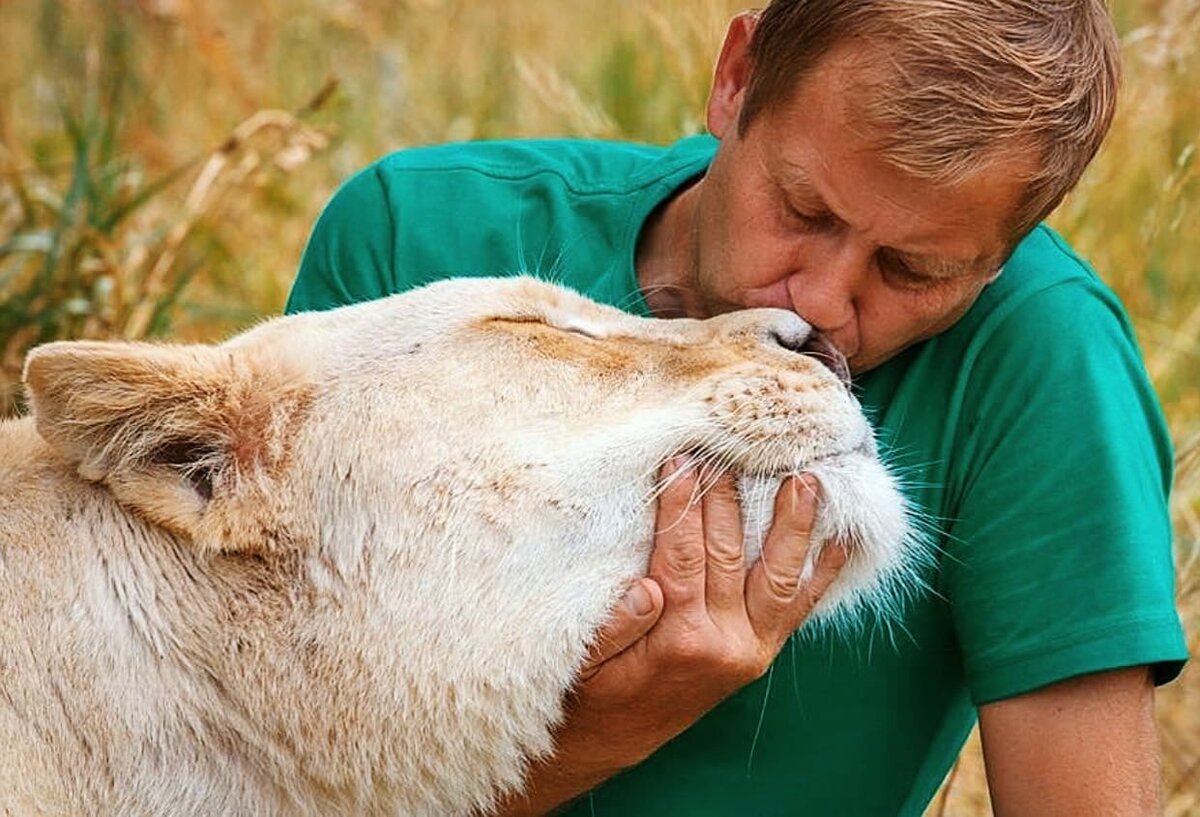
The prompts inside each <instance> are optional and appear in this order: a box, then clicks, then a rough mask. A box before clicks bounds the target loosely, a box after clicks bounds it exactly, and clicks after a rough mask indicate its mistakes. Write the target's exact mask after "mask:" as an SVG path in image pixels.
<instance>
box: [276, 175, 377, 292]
mask: <svg viewBox="0 0 1200 817" xmlns="http://www.w3.org/2000/svg"><path fill="white" fill-rule="evenodd" d="M395 218H396V213H395V212H394V211H393V209H392V205H391V202H390V200H389V197H388V194H387V189H386V188H385V186H384V184H383V179H382V175H381V170H380V166H379V165H378V164H377V165H372V166H371V167H368V168H366V169H365V170H363V171H361V172H359V173H358V174H357V175H355V176H353V177H351V178H350V179H349V180H348V181H347V182H346V183H345V184H343V185H342V187H341V188H340V189H338V191H337V192H336V193H334V195H333V198H332V199H330V201H329V203H328V204H327V205H326V206H325V209H324V211H323V212H322V213H321V216H320V218H318V219H317V223H316V226H315V227H313V231H312V235H311V236H309V239H308V245H307V246H306V247H305V249H304V255H303V257H302V258H301V260H300V270H299V272H298V273H297V274H296V280H295V282H293V284H292V291H291V294H290V295H289V296H288V301H287V306H286V307H285V308H284V311H285V312H287V313H289V314H290V313H293V312H309V311H314V310H322V309H331V308H333V307H337V306H345V305H347V304H352V303H357V302H359V301H369V300H373V299H375V298H382V297H384V296H385V295H390V294H391V293H392V292H393V291H394V278H395V271H394V263H393V251H394V250H393V248H394V247H395V232H396V231H395V223H394V220H395Z"/></svg>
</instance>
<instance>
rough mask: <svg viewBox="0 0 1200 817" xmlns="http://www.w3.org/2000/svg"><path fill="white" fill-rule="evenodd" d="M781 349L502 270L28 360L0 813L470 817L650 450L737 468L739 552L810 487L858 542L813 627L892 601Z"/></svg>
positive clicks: (524, 719) (630, 519) (629, 523)
mask: <svg viewBox="0 0 1200 817" xmlns="http://www.w3.org/2000/svg"><path fill="white" fill-rule="evenodd" d="M809 334H810V330H809V327H808V326H807V325H806V324H805V323H803V322H802V321H801V320H800V319H799V318H797V317H796V316H795V315H792V314H790V313H786V312H782V311H772V310H760V311H748V312H739V313H736V314H730V315H726V316H723V317H719V318H714V319H711V320H707V321H684V320H678V321H658V320H646V319H640V318H635V317H631V316H628V315H626V314H623V313H621V312H618V311H616V310H614V309H610V308H607V307H602V306H599V305H596V304H594V303H592V302H590V301H587V300H585V299H584V298H582V297H580V296H578V295H575V294H573V293H571V292H569V291H566V290H564V289H561V288H558V287H555V286H552V285H549V284H545V283H540V282H538V281H535V280H532V279H528V278H517V279H499V280H483V279H475V280H455V281H447V282H443V283H439V284H435V285H432V286H429V287H427V288H425V289H421V290H418V291H414V292H410V293H408V294H403V295H397V296H394V297H391V298H388V299H386V300H381V301H376V302H372V303H366V304H360V305H357V306H352V307H347V308H344V309H339V310H336V311H333V312H328V313H311V314H303V315H296V316H293V317H287V318H280V319H276V320H273V321H270V322H268V323H265V324H263V325H261V326H259V327H257V328H255V329H253V330H252V331H249V332H247V333H245V334H243V335H241V336H238V337H236V338H234V339H232V340H230V341H229V342H227V343H224V344H222V345H219V346H213V347H209V346H177V347H172V346H153V345H147V344H117V343H85V342H81V343H54V344H49V345H47V346H44V347H42V348H40V349H37V350H35V351H34V352H33V353H32V354H31V355H30V357H29V360H28V362H27V365H26V382H27V386H28V390H29V396H30V401H31V405H32V410H33V411H32V415H33V416H32V417H31V418H29V419H24V420H18V421H13V422H8V423H5V424H4V425H2V426H0V456H2V458H3V462H4V466H3V469H2V470H0V811H3V812H4V813H6V814H16V815H27V814H71V815H117V814H154V815H191V814H196V815H201V814H202V815H218V814H230V815H233V814H237V815H251V814H252V815H271V814H312V815H317V814H320V815H327V814H333V813H341V814H403V815H450V814H466V813H470V812H473V811H486V810H487V809H488V808H489V806H490V805H491V804H492V803H493V802H494V800H495V798H496V797H497V796H498V795H499V794H500V793H503V792H505V791H508V790H511V789H513V788H514V787H517V786H519V785H520V782H521V778H522V773H523V770H524V768H525V766H526V764H527V762H528V761H529V759H530V758H532V757H535V756H537V755H539V754H540V753H544V752H547V751H548V750H549V749H550V748H551V730H552V727H553V726H554V725H555V723H556V721H557V720H558V719H559V717H560V712H561V709H560V707H561V700H562V698H563V695H564V693H565V692H566V690H567V689H568V687H569V686H570V685H571V683H572V680H573V678H574V676H575V674H576V673H577V671H578V670H579V669H580V667H581V665H582V663H583V661H584V659H585V655H586V651H587V649H588V646H589V642H590V640H591V639H592V638H593V636H594V634H595V633H596V631H597V629H598V628H599V626H600V625H601V624H602V623H603V622H604V620H605V616H606V614H607V613H608V612H609V611H610V610H611V608H612V606H613V605H614V604H615V603H616V601H617V600H618V599H619V598H620V596H621V594H622V592H623V589H624V588H625V587H626V586H627V585H628V583H629V582H630V581H631V580H632V579H633V578H634V577H636V576H638V575H640V574H642V573H644V571H645V568H646V561H647V557H648V551H649V548H650V543H651V538H652V534H653V531H652V527H653V523H654V501H653V500H654V497H655V491H656V490H657V489H658V488H660V487H661V486H658V485H657V484H656V476H655V475H656V472H657V469H658V467H659V466H660V464H662V463H663V462H664V461H665V460H666V459H667V458H668V457H670V456H672V455H674V454H677V453H678V452H691V453H692V455H693V456H695V457H697V458H700V459H702V460H706V461H710V462H712V463H714V464H716V465H717V466H719V467H720V468H726V469H736V470H737V471H738V472H740V473H742V474H744V475H745V478H744V481H743V496H744V498H745V500H746V502H745V504H746V507H747V510H748V514H747V517H748V521H747V524H748V528H749V529H750V531H751V537H750V551H751V552H750V553H748V558H755V557H756V554H757V548H758V547H759V541H760V539H761V532H762V530H763V528H764V527H765V526H766V523H767V521H768V520H767V518H766V517H768V516H769V515H770V497H771V496H772V488H773V486H774V485H776V484H778V479H779V477H780V475H782V474H785V473H788V472H794V471H796V470H798V469H806V470H809V471H812V472H813V473H815V474H816V475H817V476H818V477H819V479H820V481H821V483H822V488H823V493H824V495H825V500H824V503H823V506H822V511H821V515H820V517H819V520H818V526H819V528H820V534H821V536H822V537H828V536H830V535H833V534H838V535H840V536H843V537H848V538H849V539H850V540H852V541H853V545H852V550H851V554H850V558H849V563H848V565H847V567H846V569H845V570H844V571H843V573H842V575H841V576H840V578H839V580H838V583H837V585H836V586H835V588H834V589H833V590H831V592H830V593H829V595H828V596H827V597H826V598H825V600H824V601H823V602H822V604H821V607H820V608H819V610H818V613H819V614H820V615H822V616H824V618H825V619H826V620H830V619H831V617H836V616H838V615H839V611H842V612H843V613H844V612H845V611H847V610H851V609H853V608H854V607H855V606H856V605H857V606H862V605H867V606H871V605H874V606H879V605H886V604H888V603H889V601H890V600H892V599H894V598H895V592H894V591H895V585H896V584H897V582H898V581H901V580H903V579H904V578H905V576H906V574H907V572H908V571H909V569H910V567H911V564H912V558H913V552H914V551H913V549H912V548H911V547H908V546H907V544H906V543H908V542H909V540H910V537H909V536H907V534H906V523H905V510H904V505H903V502H902V500H901V498H900V495H899V494H898V493H897V491H896V489H895V487H894V486H893V481H892V479H891V478H890V477H889V476H888V474H887V472H886V471H885V470H884V468H883V467H882V466H881V465H880V463H879V461H878V460H877V458H876V455H875V446H874V443H873V439H872V434H871V431H870V429H869V428H868V425H867V423H866V422H865V421H864V419H863V416H862V414H861V413H860V411H859V409H858V407H857V404H856V402H855V400H854V398H853V397H852V396H851V394H850V392H849V390H848V389H847V387H846V385H845V384H844V383H843V382H842V381H841V379H839V377H838V375H837V374H835V372H834V371H833V370H831V368H830V367H828V366H826V365H823V364H822V362H821V361H819V360H818V359H817V357H816V356H815V355H810V354H804V353H803V352H805V351H810V350H806V349H805V344H806V342H809ZM816 352H817V353H818V354H835V353H832V351H831V350H824V351H822V350H821V349H819V348H818V349H817V350H816ZM833 368H837V367H836V366H834V367H833ZM546 576H552V577H554V578H553V581H550V582H547V581H545V580H544V578H545V577H546ZM535 588H536V591H535Z"/></svg>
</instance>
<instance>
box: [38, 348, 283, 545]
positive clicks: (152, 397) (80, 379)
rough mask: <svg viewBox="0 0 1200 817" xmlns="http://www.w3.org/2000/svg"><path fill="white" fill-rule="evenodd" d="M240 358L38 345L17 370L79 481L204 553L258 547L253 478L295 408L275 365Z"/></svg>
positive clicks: (210, 351)
mask: <svg viewBox="0 0 1200 817" xmlns="http://www.w3.org/2000/svg"><path fill="white" fill-rule="evenodd" d="M252 351H253V350H250V349H239V350H238V352H237V353H234V352H232V351H230V350H227V349H223V348H222V347H210V346H156V345H152V344H146V343H99V342H88V341H81V342H60V343H51V344H47V345H45V346H42V347H39V348H37V349H35V350H34V351H33V352H32V353H30V355H29V358H28V360H27V361H26V364H25V382H26V385H27V387H28V390H29V396H30V404H31V406H32V408H33V416H34V422H35V423H36V425H37V429H38V432H39V433H40V434H41V435H42V437H43V438H45V440H46V441H47V442H48V443H49V444H50V445H51V446H52V447H53V448H54V449H56V450H57V451H58V452H59V453H60V454H61V455H62V456H63V457H64V458H65V459H67V460H68V461H69V462H71V463H72V464H74V465H75V466H76V468H77V470H78V472H79V474H80V476H82V477H83V478H84V479H88V480H92V481H95V482H103V483H105V484H106V485H107V486H108V487H109V488H110V489H111V490H112V492H113V494H114V495H115V496H116V497H117V499H118V501H120V502H122V504H125V505H127V506H130V507H132V508H133V509H135V510H137V511H139V512H140V513H142V514H143V515H144V516H145V517H147V518H148V519H149V520H150V521H152V522H155V523H157V524H159V525H162V526H164V527H166V528H168V529H170V530H172V531H173V532H175V533H178V534H182V535H185V536H187V537H189V538H192V539H193V540H195V541H196V542H197V543H198V544H201V545H202V546H205V547H211V548H214V549H242V548H253V547H259V546H268V545H269V544H270V543H269V542H265V541H257V539H259V538H260V537H259V536H258V534H261V533H262V531H263V530H265V529H267V528H271V527H272V525H271V524H270V523H269V522H268V521H267V520H265V519H262V518H261V517H263V515H264V514H266V513H267V511H268V508H267V507H266V505H265V504H263V503H264V502H265V501H266V500H267V499H269V497H267V496H266V495H265V493H266V492H265V491H264V488H265V487H266V482H267V481H264V479H263V475H264V474H268V473H270V472H273V471H276V470H278V467H279V465H280V460H281V458H282V457H283V456H284V455H285V453H286V450H285V449H286V433H285V432H286V430H287V427H288V425H289V423H290V422H292V421H296V420H298V417H296V416H295V415H296V414H297V413H298V412H299V411H300V410H301V407H302V406H303V405H305V404H306V401H305V400H303V399H302V395H301V392H303V388H302V386H301V385H300V384H298V383H296V382H295V380H294V378H289V377H288V372H287V367H280V366H272V365H270V364H271V363H272V362H273V361H270V360H262V359H259V358H260V357H261V355H259V356H256V355H254V354H253V353H252ZM235 511H236V512H235ZM229 518H237V519H239V520H240V523H239V524H237V525H232V524H230V522H229ZM253 519H257V520H258V524H249V525H248V524H246V523H249V522H251V521H252V520H253Z"/></svg>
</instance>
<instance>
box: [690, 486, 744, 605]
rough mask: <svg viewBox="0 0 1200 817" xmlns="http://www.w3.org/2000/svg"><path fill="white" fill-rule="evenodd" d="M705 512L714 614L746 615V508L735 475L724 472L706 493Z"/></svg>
mask: <svg viewBox="0 0 1200 817" xmlns="http://www.w3.org/2000/svg"><path fill="white" fill-rule="evenodd" d="M701 479H704V475H703V474H702V475H701ZM710 479H711V477H710ZM702 511H703V518H704V551H705V557H706V566H705V575H704V588H705V603H706V604H707V605H708V609H709V613H710V614H711V615H714V616H720V615H721V614H723V613H728V614H735V615H737V616H739V617H744V616H745V609H746V601H745V593H746V563H745V554H744V553H743V550H742V510H741V506H740V504H739V502H738V493H737V482H736V481H735V479H734V477H733V476H732V475H731V474H728V473H726V474H723V475H722V476H721V477H720V478H719V479H717V480H716V482H715V483H714V484H713V486H712V488H711V489H710V490H709V491H708V492H707V493H705V494H704V501H703V503H702Z"/></svg>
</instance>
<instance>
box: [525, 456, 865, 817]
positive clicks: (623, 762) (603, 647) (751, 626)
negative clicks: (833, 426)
mask: <svg viewBox="0 0 1200 817" xmlns="http://www.w3.org/2000/svg"><path fill="white" fill-rule="evenodd" d="M663 478H664V481H665V484H666V487H665V489H664V490H663V492H662V495H661V497H660V499H659V510H658V520H657V526H656V527H657V532H656V535H655V542H654V551H653V553H652V555H651V557H650V569H649V578H648V579H643V580H641V581H640V582H639V583H637V584H635V585H634V586H633V587H632V588H631V589H630V591H629V593H628V595H627V596H626V599H625V600H624V601H623V602H622V604H621V605H620V606H619V607H618V610H617V612H616V614H615V617H614V620H613V621H612V622H610V624H609V625H608V626H607V627H606V628H605V629H604V631H603V632H602V633H601V635H600V637H599V639H598V640H597V645H596V648H595V650H594V654H593V657H592V661H591V662H589V666H588V667H587V669H586V670H585V672H584V674H583V676H582V678H581V682H580V683H579V685H578V686H577V688H576V690H575V693H574V695H573V696H572V700H571V701H570V702H569V705H568V712H567V716H566V720H565V722H564V723H563V725H562V727H561V729H560V730H559V732H558V734H557V748H556V751H555V755H554V757H553V758H550V759H549V760H547V761H545V762H543V763H541V764H539V765H538V766H537V767H536V768H535V769H534V770H533V772H532V773H531V775H530V779H529V788H528V790H527V792H526V795H525V796H524V797H520V798H514V799H513V800H512V801H511V802H510V803H508V804H507V808H505V809H503V810H502V812H501V813H507V814H540V813H545V811H547V810H548V809H550V808H552V807H554V806H556V805H558V804H560V803H562V802H564V801H566V800H568V799H570V798H572V797H574V796H576V795H578V794H580V793H581V792H583V791H586V790H588V789H590V788H592V787H594V786H595V785H596V784H598V783H599V782H601V781H602V780H604V779H605V778H607V777H610V776H612V775H613V774H615V773H617V772H618V771H620V770H621V769H624V768H626V767H628V766H631V765H633V764H635V763H637V762H639V761H641V760H643V759H644V758H645V757H647V756H648V755H649V754H650V753H651V752H653V751H654V750H655V749H657V748H658V747H659V746H661V745H663V744H664V743H666V742H667V741H668V740H670V739H671V738H672V737H674V736H675V735H677V734H678V733H679V732H682V731H683V730H684V729H686V728H687V727H688V726H690V725H691V724H692V723H694V722H695V721H696V720H698V719H699V718H700V717H701V716H702V715H704V713H706V712H707V711H708V710H709V709H711V708H712V707H713V706H715V705H716V704H717V703H719V702H720V701H721V700H723V699H724V698H726V697H728V696H729V695H730V694H731V693H733V692H734V691H736V690H737V689H739V688H741V687H742V686H744V685H745V684H747V683H749V682H750V681H753V680H754V679H756V678H758V677H759V676H761V675H762V674H763V673H764V672H766V670H767V668H768V667H770V665H771V662H772V661H773V660H774V659H775V656H776V655H777V654H778V653H779V650H780V649H781V648H782V647H783V644H784V643H785V642H786V640H787V638H788V636H789V635H791V633H792V632H793V631H795V630H796V628H797V627H799V626H800V624H801V623H803V621H804V620H805V618H807V616H808V615H809V613H811V612H812V609H813V607H814V606H815V605H816V604H817V602H818V601H819V600H820V598H821V596H822V595H823V594H824V592H825V590H826V589H827V588H828V587H829V585H830V583H831V582H832V581H833V579H834V578H835V577H836V576H837V574H838V572H839V571H840V570H841V567H842V565H843V564H844V563H845V560H846V551H845V549H844V548H843V547H841V546H840V545H837V544H832V545H830V546H828V547H826V548H824V549H823V550H822V553H821V556H820V558H819V560H818V562H817V564H816V569H815V570H814V571H813V574H812V576H811V577H809V578H808V579H806V580H805V581H804V582H801V581H800V575H801V571H802V570H803V567H804V563H805V560H806V558H807V556H808V551H809V538H810V534H811V531H812V527H813V520H814V516H815V511H816V505H817V499H818V483H817V481H816V480H815V479H814V478H812V477H810V476H804V477H798V478H795V477H794V478H789V479H787V480H785V481H784V482H783V484H782V485H781V486H780V489H779V492H778V494H777V495H776V498H775V517H774V522H773V523H772V526H771V529H770V531H769V532H768V534H767V539H766V542H765V543H764V545H763V554H762V558H760V559H759V560H758V561H757V562H755V563H754V565H753V566H752V568H751V569H750V570H749V571H747V570H746V568H745V563H744V554H743V548H742V520H741V511H740V508H739V505H738V497H737V489H736V486H735V484H734V481H733V479H732V478H731V477H730V476H723V477H721V478H720V479H718V480H716V482H715V484H713V485H712V487H711V488H710V489H709V490H707V491H705V492H704V494H703V497H702V498H700V499H699V500H698V501H697V497H698V496H699V494H700V486H701V484H707V483H708V480H706V479H705V478H704V477H703V476H701V475H698V474H697V473H696V471H695V469H694V466H693V465H692V464H690V463H689V462H687V461H686V460H685V459H683V458H680V459H677V460H676V461H674V462H673V463H671V464H669V465H668V466H667V467H666V468H665V469H664V471H663Z"/></svg>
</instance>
